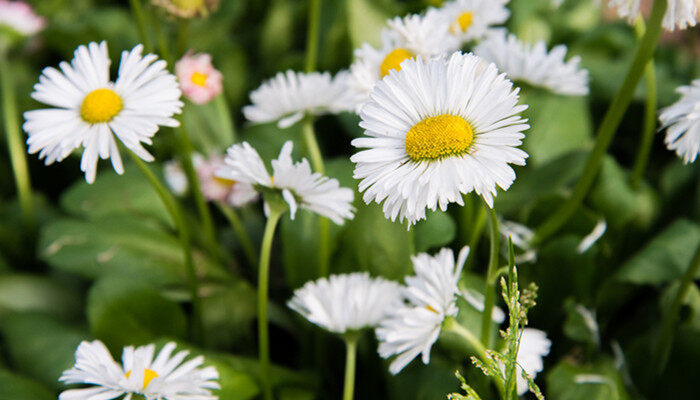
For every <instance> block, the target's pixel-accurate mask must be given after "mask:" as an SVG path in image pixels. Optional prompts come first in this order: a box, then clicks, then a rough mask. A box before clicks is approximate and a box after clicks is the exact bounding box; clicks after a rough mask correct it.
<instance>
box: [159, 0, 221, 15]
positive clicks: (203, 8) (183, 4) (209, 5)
mask: <svg viewBox="0 0 700 400" xmlns="http://www.w3.org/2000/svg"><path fill="white" fill-rule="evenodd" d="M220 1H221V0H152V1H151V2H152V3H153V5H155V6H158V7H162V8H163V9H164V10H165V11H167V12H168V13H170V14H171V15H173V16H176V17H179V18H194V17H204V16H206V15H208V14H209V12H210V11H214V10H216V9H217V8H218V7H219V2H220Z"/></svg>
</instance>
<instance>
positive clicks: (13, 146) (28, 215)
mask: <svg viewBox="0 0 700 400" xmlns="http://www.w3.org/2000/svg"><path fill="white" fill-rule="evenodd" d="M12 82H13V78H12V70H11V69H10V65H9V63H8V61H7V54H5V52H4V51H0V85H2V92H1V93H2V111H3V119H4V120H5V135H6V136H7V148H8V150H9V152H10V162H11V164H12V173H13V174H14V177H15V186H16V187H17V196H18V197H19V204H20V207H21V210H22V218H23V219H24V224H25V226H26V227H28V228H31V227H33V226H34V204H33V202H32V184H31V181H30V177H29V167H28V166H27V156H26V154H27V151H26V149H25V147H24V143H22V133H21V132H20V129H19V122H18V121H17V101H16V98H15V91H14V87H13V86H12Z"/></svg>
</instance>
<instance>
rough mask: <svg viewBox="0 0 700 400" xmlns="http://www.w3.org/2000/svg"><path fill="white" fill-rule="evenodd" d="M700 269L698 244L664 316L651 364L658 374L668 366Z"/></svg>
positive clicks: (699, 248) (699, 247)
mask: <svg viewBox="0 0 700 400" xmlns="http://www.w3.org/2000/svg"><path fill="white" fill-rule="evenodd" d="M698 271H700V246H698V248H697V250H696V251H695V256H694V257H693V261H692V262H691V263H690V266H689V267H688V269H687V270H686V271H685V275H683V278H682V280H681V285H680V287H679V288H678V292H677V293H676V297H674V298H673V302H672V303H671V307H670V308H669V310H668V312H667V313H666V315H665V316H664V320H663V323H662V325H661V326H662V328H661V334H660V335H659V340H658V341H657V342H656V346H655V348H654V353H653V358H652V363H651V365H652V366H653V367H655V368H656V372H657V374H661V372H663V370H664V368H665V367H666V362H667V361H668V353H669V351H670V349H671V344H672V343H673V334H674V328H675V326H676V321H677V320H678V314H679V312H680V310H681V306H682V305H683V301H685V298H686V297H687V296H688V293H689V292H690V288H691V287H693V285H694V281H695V277H696V276H697V275H698Z"/></svg>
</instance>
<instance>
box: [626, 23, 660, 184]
mask: <svg viewBox="0 0 700 400" xmlns="http://www.w3.org/2000/svg"><path fill="white" fill-rule="evenodd" d="M634 27H635V30H636V32H637V36H638V37H639V38H642V37H643V36H644V32H645V31H646V26H645V24H644V19H643V18H642V17H641V16H640V17H639V18H637V20H636V21H635V25H634ZM644 76H645V79H646V86H647V99H646V106H645V109H644V130H643V131H642V143H641V145H640V147H639V150H638V151H637V158H636V159H635V161H634V167H633V168H632V177H631V178H630V182H631V184H632V187H633V188H635V189H636V188H637V187H639V184H640V182H641V181H642V178H643V176H644V172H645V171H646V169H647V164H648V163H649V155H650V154H651V147H652V144H653V143H654V133H655V132H656V110H657V84H656V68H655V67H654V59H653V58H652V59H651V60H649V63H648V64H647V66H646V69H645V72H644Z"/></svg>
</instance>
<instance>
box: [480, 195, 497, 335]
mask: <svg viewBox="0 0 700 400" xmlns="http://www.w3.org/2000/svg"><path fill="white" fill-rule="evenodd" d="M484 207H485V208H486V211H487V213H488V215H489V223H490V228H491V231H490V236H489V237H490V239H491V252H490V254H489V266H488V270H487V272H486V286H485V289H484V296H485V300H484V313H483V314H482V316H481V343H483V344H484V346H485V347H486V348H490V347H491V317H492V316H491V314H492V312H491V310H493V305H494V302H495V300H496V299H495V297H496V276H498V275H497V271H498V217H497V216H496V211H495V210H494V209H493V208H491V207H489V205H488V204H486V202H484Z"/></svg>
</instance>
